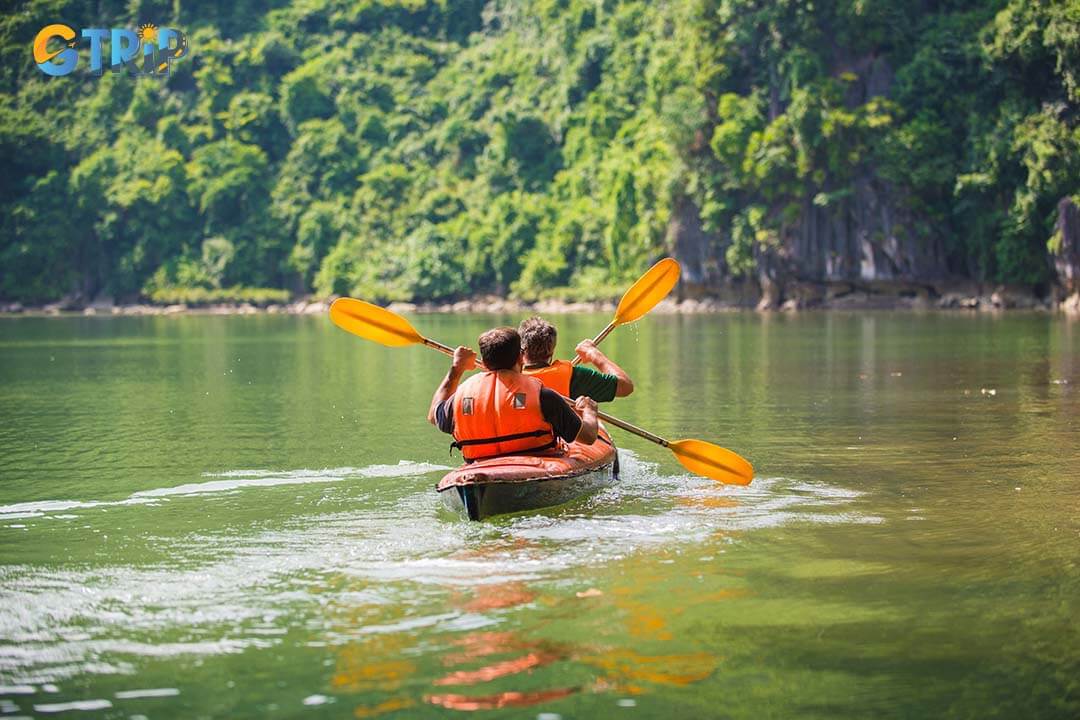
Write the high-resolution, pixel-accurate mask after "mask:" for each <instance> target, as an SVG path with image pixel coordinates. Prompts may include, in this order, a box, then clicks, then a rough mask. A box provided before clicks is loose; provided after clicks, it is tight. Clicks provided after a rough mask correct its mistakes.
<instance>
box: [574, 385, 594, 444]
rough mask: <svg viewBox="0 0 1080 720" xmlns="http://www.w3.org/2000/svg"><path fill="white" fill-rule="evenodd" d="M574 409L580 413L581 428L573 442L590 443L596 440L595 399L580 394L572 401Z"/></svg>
mask: <svg viewBox="0 0 1080 720" xmlns="http://www.w3.org/2000/svg"><path fill="white" fill-rule="evenodd" d="M574 409H575V410H577V411H578V412H579V413H581V429H580V430H578V434H577V437H576V438H574V442H579V443H582V444H583V445H592V444H593V443H594V442H596V429H597V426H596V401H595V400H593V399H592V398H591V397H587V396H585V395H582V396H581V397H579V398H578V399H577V400H575V401H574Z"/></svg>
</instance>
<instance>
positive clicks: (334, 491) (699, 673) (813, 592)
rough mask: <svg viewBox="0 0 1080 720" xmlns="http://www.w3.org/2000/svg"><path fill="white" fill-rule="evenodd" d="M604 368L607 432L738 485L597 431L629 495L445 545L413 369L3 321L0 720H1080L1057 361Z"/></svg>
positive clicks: (800, 336) (913, 332)
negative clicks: (721, 456)
mask: <svg viewBox="0 0 1080 720" xmlns="http://www.w3.org/2000/svg"><path fill="white" fill-rule="evenodd" d="M518 319H520V318H512V317H485V316H432V315H427V316H418V317H415V318H413V320H414V323H415V324H416V325H417V326H418V327H419V328H420V329H421V331H422V332H424V333H425V334H427V335H430V336H431V337H434V338H436V339H439V340H441V341H443V342H446V343H449V344H456V343H459V342H462V343H467V342H469V341H471V340H473V339H474V338H475V336H476V334H477V333H478V332H479V331H481V330H482V329H484V328H485V327H486V326H488V325H490V324H493V323H495V322H513V321H516V320H518ZM607 319H608V318H607V317H605V316H568V317H564V318H559V323H560V327H561V329H562V331H563V333H562V337H563V342H562V346H563V347H569V346H570V345H571V340H574V341H576V340H577V339H580V338H581V337H585V336H587V335H592V334H594V333H595V332H596V331H597V330H598V329H599V328H600V327H602V326H603V325H604V324H605V323H606V321H607ZM604 347H605V349H606V350H607V351H608V352H609V353H610V354H611V355H612V356H613V357H615V358H616V359H618V360H619V361H620V362H621V363H622V364H623V365H624V366H625V367H626V368H627V370H628V371H629V372H630V373H631V375H632V376H633V377H634V379H635V381H636V384H637V392H636V393H635V394H634V395H633V396H632V397H630V398H626V399H621V400H619V401H617V402H616V403H614V404H612V405H610V406H608V407H607V408H605V409H608V410H609V411H610V412H612V414H615V415H617V416H619V417H622V418H624V419H627V420H630V421H631V422H634V423H637V424H639V425H642V426H644V427H647V428H648V429H650V430H653V431H655V432H657V433H659V434H661V435H664V436H666V437H670V438H672V439H676V438H683V437H699V438H702V439H706V440H712V441H716V442H719V443H720V444H722V445H724V446H726V447H730V448H732V449H734V450H736V451H738V452H740V453H741V454H743V455H745V456H746V457H747V458H748V459H750V460H751V461H752V462H753V463H754V465H755V468H756V471H757V472H756V478H755V481H754V483H753V484H752V485H751V486H750V487H746V488H740V487H728V486H722V485H718V484H716V483H713V482H711V481H708V480H703V479H701V478H697V477H693V476H689V475H687V474H686V473H685V471H683V470H682V468H681V467H680V466H679V465H678V464H677V463H676V462H674V461H673V460H672V458H671V457H670V454H669V453H668V452H666V451H665V450H663V449H661V448H658V447H656V446H653V445H651V444H649V443H646V442H644V441H641V440H638V439H637V438H634V437H632V436H628V435H627V434H626V433H620V432H618V431H616V434H615V439H616V442H617V443H618V444H619V445H620V446H621V448H622V449H621V453H622V462H623V468H624V474H623V478H622V481H621V482H620V483H619V484H618V485H616V486H614V487H612V488H610V489H608V490H605V491H603V492H601V493H599V494H597V495H594V496H592V497H588V498H583V499H582V500H580V501H578V502H576V503H573V504H570V505H566V506H563V507H560V508H556V509H552V510H548V511H545V512H540V513H533V514H528V515H522V516H516V517H503V518H498V519H495V520H494V521H491V522H487V523H479V524H477V523H473V524H470V523H465V522H462V521H461V520H459V519H457V518H456V517H454V516H453V515H450V514H448V513H447V512H446V511H444V510H442V509H441V507H440V505H439V503H438V501H437V498H436V497H435V493H434V484H435V483H436V482H437V481H438V479H439V477H441V474H442V473H443V472H445V471H446V470H447V469H448V468H450V467H452V466H454V465H456V464H457V462H458V459H457V457H456V456H455V457H451V456H450V455H449V453H448V450H447V438H446V437H445V436H442V435H440V434H439V433H438V432H437V431H435V430H434V429H433V428H431V427H430V426H428V425H427V424H426V422H425V420H424V413H425V412H426V408H427V403H428V400H429V398H430V394H431V391H432V389H433V388H434V386H435V385H436V384H437V383H438V381H439V379H440V378H441V376H442V374H443V373H444V372H445V369H446V361H445V359H444V358H442V357H441V356H439V355H438V354H435V353H433V352H431V351H429V350H426V349H423V348H403V349H395V350H391V349H386V348H382V347H378V346H374V345H370V344H367V343H364V342H363V341H360V340H359V339H356V338H353V337H351V336H349V335H346V334H345V333H342V332H341V331H339V330H337V329H336V328H334V327H332V326H331V325H330V324H329V322H328V321H326V320H325V319H324V318H296V317H271V316H259V317H236V318H219V317H179V318H178V317H167V318H162V317H159V318H77V319H51V318H50V319H2V320H0V417H2V418H3V422H2V423H0V686H2V687H0V712H3V713H10V714H13V715H15V716H20V715H21V716H49V715H51V714H53V713H57V712H65V711H70V712H75V711H78V712H77V714H78V715H79V716H85V717H95V716H100V717H129V716H138V715H143V716H146V717H155V718H158V717H177V718H191V717H230V718H244V717H252V718H255V717H260V718H261V717H267V716H275V717H283V718H285V717H302V716H307V715H311V716H313V717H314V716H319V717H360V718H363V717H377V716H388V717H409V718H412V717H443V716H446V715H448V714H461V713H468V712H474V711H475V712H480V713H481V714H483V715H486V716H500V715H506V716H513V717H537V718H546V719H547V720H552V719H553V718H555V717H556V716H559V717H564V718H570V717H598V716H607V715H612V714H619V715H622V714H625V715H626V716H628V717H629V716H636V717H642V718H653V717H656V718H667V717H739V718H751V717H752V718H759V717H815V718H816V717H820V718H835V717H845V716H848V717H867V716H879V717H988V716H989V717H1037V718H1057V717H1061V718H1072V717H1076V716H1077V715H1078V714H1080V681H1078V680H1077V678H1078V677H1080V628H1078V625H1077V623H1076V617H1078V616H1080V607H1078V606H1080V568H1078V566H1077V562H1078V558H1080V552H1078V551H1080V485H1078V482H1077V481H1078V480H1080V471H1078V466H1080V462H1078V460H1080V441H1078V434H1077V430H1078V419H1080V402H1078V400H1080V396H1078V395H1077V390H1076V388H1077V385H1078V384H1080V325H1077V324H1076V323H1071V322H1069V321H1067V320H1066V319H1064V318H1061V317H1054V316H1047V315H1007V316H999V317H990V316H977V317H975V316H967V315H955V316H953V315H932V316H916V315H908V314H904V315H892V314H868V315H844V314H829V315H824V314H812V315H803V316H798V317H777V316H757V315H723V316H703V317H662V316H657V317H649V318H646V319H645V320H644V321H642V322H641V323H638V324H637V325H634V326H631V327H629V328H621V329H619V330H618V331H617V332H616V333H615V334H613V335H612V336H611V337H610V338H609V339H608V340H607V341H605V345H604Z"/></svg>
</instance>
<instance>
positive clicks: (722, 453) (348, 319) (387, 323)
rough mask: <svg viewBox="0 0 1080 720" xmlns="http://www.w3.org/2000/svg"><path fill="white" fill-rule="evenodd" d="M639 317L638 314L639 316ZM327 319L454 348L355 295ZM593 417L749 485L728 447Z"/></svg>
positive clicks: (397, 340)
mask: <svg viewBox="0 0 1080 720" xmlns="http://www.w3.org/2000/svg"><path fill="white" fill-rule="evenodd" d="M638 317H640V315H639V316H638ZM330 319H331V320H333V321H334V324H335V325H337V326H338V327H339V328H341V329H342V330H345V331H346V332H350V333H352V334H353V335H359V336H360V337H362V338H364V339H366V340H372V341H374V342H377V343H379V344H380V345H386V346H387V347H404V346H406V345H426V346H428V347H429V348H434V349H435V350H438V351H439V352H441V353H443V354H445V355H450V356H451V357H453V355H454V349H453V348H451V347H449V346H447V345H443V344H442V343H440V342H436V341H434V340H430V339H428V338H426V337H424V336H423V335H421V334H420V333H418V332H417V331H416V329H415V328H413V326H412V325H411V324H409V321H408V320H406V319H405V318H403V317H401V316H400V315H398V314H397V313H394V312H391V311H389V310H387V309H386V308H382V307H379V306H378V305H372V304H371V303H368V302H364V301H363V300H356V299H355V298H338V299H337V300H335V301H334V302H333V304H331V305H330ZM596 416H597V417H598V418H600V419H601V420H603V421H604V422H606V423H608V424H610V425H614V426H615V427H618V428H622V429H623V430H626V431H627V432H629V433H633V434H634V435H637V436H638V437H642V438H645V439H646V440H650V441H652V442H654V443H656V444H657V445H661V446H663V447H666V448H667V449H668V450H670V451H671V452H672V454H674V455H675V459H676V460H678V461H679V462H680V463H682V466H683V467H684V468H686V469H687V470H689V471H690V472H692V473H694V474H696V475H701V476H703V477H707V478H712V479H713V480H718V481H720V482H722V483H728V484H730V485H749V484H750V481H751V480H752V479H753V478H754V468H753V467H752V466H751V465H750V463H748V462H747V461H746V460H744V459H743V458H742V457H740V456H739V455H738V454H736V453H733V452H732V451H731V450H727V449H725V448H722V447H720V446H719V445H714V444H712V443H708V442H705V441H704V440H674V441H668V440H665V439H664V438H662V437H660V436H659V435H654V434H652V433H651V432H649V431H648V430H643V429H641V428H639V427H637V426H635V425H631V424H630V423H628V422H624V421H622V420H619V419H618V418H615V417H612V416H611V415H608V414H607V413H604V412H597V413H596Z"/></svg>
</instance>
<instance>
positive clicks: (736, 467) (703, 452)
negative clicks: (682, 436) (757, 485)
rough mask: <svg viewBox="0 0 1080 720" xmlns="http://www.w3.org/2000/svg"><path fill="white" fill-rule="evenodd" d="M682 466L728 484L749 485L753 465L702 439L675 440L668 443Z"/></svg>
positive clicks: (697, 473)
mask: <svg viewBox="0 0 1080 720" xmlns="http://www.w3.org/2000/svg"><path fill="white" fill-rule="evenodd" d="M668 449H669V450H671V452H673V453H675V458H676V459H677V460H678V461H679V462H681V463H682V466H683V467H684V468H686V469H687V470H689V471H690V472H692V473H694V474H695V475H701V476H703V477H707V478H712V479H713V480H719V481H720V482H722V483H727V484H729V485H749V484H750V481H751V480H753V479H754V467H753V466H752V465H751V464H750V463H748V462H747V461H746V460H744V459H743V458H742V457H740V456H739V455H738V454H736V453H733V452H732V451H730V450H726V449H724V448H722V447H720V446H719V445H713V444H712V443H707V442H705V441H704V440H676V441H674V442H672V443H669V444H668Z"/></svg>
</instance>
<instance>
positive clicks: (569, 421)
mask: <svg viewBox="0 0 1080 720" xmlns="http://www.w3.org/2000/svg"><path fill="white" fill-rule="evenodd" d="M540 412H541V413H542V414H543V416H544V419H545V420H547V421H548V422H549V423H550V424H551V427H552V429H553V430H554V431H555V435H557V436H558V437H561V438H562V439H563V440H565V441H566V442H574V438H576V437H577V434H578V433H579V432H580V431H581V418H579V417H578V416H577V413H576V412H574V411H573V410H571V409H570V406H569V405H567V404H566V401H565V400H563V399H562V397H560V396H559V393H557V392H555V391H554V390H549V389H548V388H541V390H540ZM435 425H436V426H438V428H439V429H440V430H442V431H443V432H444V433H447V434H449V435H453V434H454V396H453V395H451V396H450V397H448V398H447V399H445V400H443V401H442V402H441V403H439V405H438V407H436V408H435Z"/></svg>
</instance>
